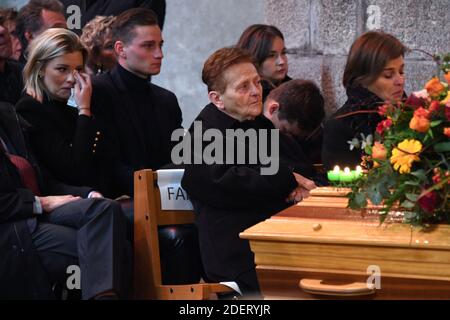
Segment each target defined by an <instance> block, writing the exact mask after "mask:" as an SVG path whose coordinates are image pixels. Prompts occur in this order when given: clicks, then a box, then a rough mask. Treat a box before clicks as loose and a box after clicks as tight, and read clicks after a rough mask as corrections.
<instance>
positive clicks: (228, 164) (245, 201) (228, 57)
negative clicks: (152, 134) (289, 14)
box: [182, 48, 315, 297]
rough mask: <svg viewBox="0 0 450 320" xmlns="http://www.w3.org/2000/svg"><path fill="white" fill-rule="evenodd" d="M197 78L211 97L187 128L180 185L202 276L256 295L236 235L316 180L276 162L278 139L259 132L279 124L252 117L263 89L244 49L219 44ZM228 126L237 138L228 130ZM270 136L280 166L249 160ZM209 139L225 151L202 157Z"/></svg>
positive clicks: (246, 249)
mask: <svg viewBox="0 0 450 320" xmlns="http://www.w3.org/2000/svg"><path fill="white" fill-rule="evenodd" d="M202 79H203V82H204V83H205V84H206V85H207V87H208V96H209V100H210V101H211V103H210V104H208V105H207V106H206V107H205V108H204V109H203V110H202V111H201V112H200V114H199V115H198V116H197V118H196V120H195V121H194V124H193V125H192V126H191V128H190V129H189V135H186V136H187V137H188V138H186V139H188V140H189V138H191V139H193V140H194V142H193V152H191V154H192V155H193V158H194V159H193V161H192V159H191V160H190V163H191V164H188V165H186V169H185V173H184V176H183V179H182V187H183V188H184V189H185V190H186V191H187V192H188V194H189V196H190V198H191V200H192V203H193V206H194V210H195V212H196V214H197V217H196V223H197V227H198V231H199V240H200V252H201V256H202V261H203V265H204V268H205V271H206V280H207V281H211V282H222V281H235V282H236V283H237V284H238V285H239V288H240V290H241V291H242V293H243V294H244V295H250V296H252V297H258V296H259V284H258V281H257V277H256V271H255V263H254V257H253V254H252V252H251V250H250V246H249V243H248V241H247V240H243V239H240V238H239V233H240V232H242V231H244V230H245V229H247V228H249V227H250V226H252V225H254V224H256V223H258V222H260V221H263V220H264V219H267V218H269V217H270V216H271V215H273V214H275V213H277V212H278V211H280V210H282V209H284V208H286V207H287V206H289V203H292V202H293V201H300V200H301V199H303V198H304V197H307V196H308V195H309V190H311V189H313V188H314V187H315V185H314V182H312V181H311V180H308V179H306V178H304V177H302V176H300V175H299V174H296V173H294V172H293V171H292V169H291V168H290V167H288V166H287V165H286V164H285V162H284V161H282V160H281V161H279V160H280V159H279V156H278V155H277V154H276V152H277V151H278V148H277V143H278V141H277V140H276V139H275V140H274V139H273V137H272V136H271V138H270V139H267V135H266V139H264V138H263V137H262V136H261V137H258V136H256V133H255V132H258V133H259V134H260V135H262V134H264V132H265V133H267V132H269V134H274V137H275V138H276V137H277V135H276V133H278V131H277V130H272V129H273V125H272V124H271V123H270V121H268V120H267V119H266V120H265V121H264V119H258V120H256V121H255V119H257V118H261V117H262V116H261V112H262V88H261V79H260V76H259V75H258V72H257V70H256V67H255V66H254V64H253V62H252V57H251V56H250V55H249V54H248V53H246V52H245V51H243V50H242V49H238V48H223V49H220V50H218V51H216V52H215V53H214V54H212V55H211V56H210V57H209V58H208V59H207V61H206V62H205V65H204V67H203V72H202ZM244 130H245V131H244ZM231 132H234V134H236V137H230V136H229V135H230V134H232V135H233V133H231ZM199 133H201V134H202V136H201V137H199V136H198V134H199ZM253 133H255V136H256V138H255V139H256V140H254V141H253V142H250V140H251V139H247V138H248V137H247V135H249V136H251V135H252V134H253ZM206 135H208V136H211V135H214V139H213V141H214V142H213V143H209V144H206V143H205V145H204V146H203V147H206V148H203V149H204V150H205V152H204V153H203V151H202V150H198V146H196V145H198V143H201V141H211V138H210V139H206V138H205V137H206ZM192 137H193V138H192ZM202 137H203V138H202ZM235 138H236V139H235ZM235 140H237V141H236V142H237V147H236V148H235V145H234V141H235ZM257 140H258V141H257ZM264 140H265V142H264ZM185 141H186V140H185ZM191 141H192V140H191ZM268 141H269V142H271V143H270V145H269V146H268V147H270V150H272V158H273V159H272V160H273V163H279V166H278V168H276V165H274V166H272V165H271V167H275V170H273V171H272V170H267V171H266V170H264V169H270V167H269V168H267V167H266V166H265V165H263V162H265V161H262V160H261V158H259V159H257V161H252V160H250V159H251V158H253V160H254V158H255V157H254V156H255V154H254V152H255V146H258V145H259V146H260V148H263V147H264V146H262V147H261V145H262V144H264V143H265V144H267V142H268ZM230 143H232V144H231V145H230ZM185 145H189V144H185ZM213 145H216V146H218V145H222V146H226V152H222V151H224V150H220V149H219V150H216V152H215V155H214V156H213V158H216V156H217V155H218V154H222V158H220V157H219V158H218V159H216V160H214V161H211V160H212V159H209V158H208V157H207V158H205V157H202V155H203V154H207V153H208V152H207V150H208V149H209V150H210V152H211V154H212V151H211V147H212V146H213ZM266 150H267V149H266ZM236 151H237V153H236ZM243 153H245V154H243ZM258 153H259V151H258ZM246 155H248V157H246ZM183 156H185V154H184V153H183ZM242 156H243V158H244V161H242ZM225 158H226V159H225ZM256 158H258V157H256ZM206 163H209V164H206ZM269 171H270V172H269Z"/></svg>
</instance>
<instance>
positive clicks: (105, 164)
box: [16, 95, 112, 196]
mask: <svg viewBox="0 0 450 320" xmlns="http://www.w3.org/2000/svg"><path fill="white" fill-rule="evenodd" d="M16 110H17V113H18V114H19V115H20V116H21V117H22V118H24V119H25V120H26V121H27V122H28V123H29V124H31V127H30V128H26V131H28V136H29V137H30V145H31V148H32V151H33V153H34V155H35V156H36V157H37V160H38V161H39V163H41V164H42V165H44V166H45V167H46V168H47V169H48V170H49V171H50V173H51V174H52V175H53V176H54V177H55V178H57V179H58V180H59V181H63V182H65V183H67V184H71V185H78V186H86V185H87V186H91V187H93V188H95V189H96V190H98V191H100V192H102V193H103V194H104V195H106V196H108V195H109V193H110V190H109V189H110V187H109V185H110V184H111V183H112V182H111V181H110V179H111V178H110V176H111V175H112V174H111V171H112V170H111V168H110V166H109V164H110V161H108V158H109V156H108V154H109V152H110V150H109V149H108V147H106V141H105V140H104V139H103V135H101V133H100V131H99V129H98V127H97V125H96V122H95V119H94V118H93V117H88V116H84V115H78V110H77V109H76V108H73V107H70V106H68V105H66V103H64V102H60V101H56V100H50V99H48V98H47V97H44V99H43V102H42V103H40V102H39V101H37V100H36V99H34V98H33V97H31V96H29V95H25V96H23V97H22V99H20V101H19V102H18V103H17V105H16Z"/></svg>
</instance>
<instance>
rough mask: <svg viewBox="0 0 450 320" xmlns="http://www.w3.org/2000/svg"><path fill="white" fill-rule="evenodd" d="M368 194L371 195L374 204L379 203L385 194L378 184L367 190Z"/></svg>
mask: <svg viewBox="0 0 450 320" xmlns="http://www.w3.org/2000/svg"><path fill="white" fill-rule="evenodd" d="M367 196H368V197H369V199H370V201H372V203H373V204H375V205H378V204H380V203H381V201H383V196H382V195H381V192H380V189H379V188H378V186H376V185H375V186H371V187H370V188H369V189H368V190H367Z"/></svg>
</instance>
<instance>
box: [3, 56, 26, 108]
mask: <svg viewBox="0 0 450 320" xmlns="http://www.w3.org/2000/svg"><path fill="white" fill-rule="evenodd" d="M22 90H23V81H22V66H21V65H20V64H19V63H17V62H16V61H11V60H6V63H5V69H4V71H3V72H0V101H3V102H9V103H11V104H13V105H14V104H16V102H17V101H19V99H20V96H21V94H22Z"/></svg>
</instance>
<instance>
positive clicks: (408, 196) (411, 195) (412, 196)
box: [405, 193, 419, 202]
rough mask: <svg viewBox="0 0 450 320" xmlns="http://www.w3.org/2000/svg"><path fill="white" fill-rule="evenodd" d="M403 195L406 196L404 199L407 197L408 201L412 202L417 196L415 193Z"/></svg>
mask: <svg viewBox="0 0 450 320" xmlns="http://www.w3.org/2000/svg"><path fill="white" fill-rule="evenodd" d="M405 196H406V199H408V200H409V201H412V202H416V201H417V198H418V197H419V196H418V195H417V194H415V193H406V194H405Z"/></svg>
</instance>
